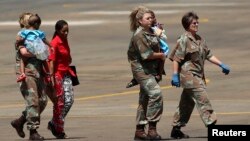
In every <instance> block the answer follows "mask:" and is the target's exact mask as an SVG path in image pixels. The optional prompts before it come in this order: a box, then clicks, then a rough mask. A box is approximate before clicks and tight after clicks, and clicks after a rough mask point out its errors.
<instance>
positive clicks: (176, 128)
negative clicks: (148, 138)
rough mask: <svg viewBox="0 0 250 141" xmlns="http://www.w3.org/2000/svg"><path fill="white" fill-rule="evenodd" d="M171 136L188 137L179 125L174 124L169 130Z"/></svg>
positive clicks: (176, 137)
mask: <svg viewBox="0 0 250 141" xmlns="http://www.w3.org/2000/svg"><path fill="white" fill-rule="evenodd" d="M171 137H172V138H175V139H182V138H189V136H188V135H187V134H184V133H183V132H182V131H181V127H179V126H174V127H173V129H172V131H171Z"/></svg>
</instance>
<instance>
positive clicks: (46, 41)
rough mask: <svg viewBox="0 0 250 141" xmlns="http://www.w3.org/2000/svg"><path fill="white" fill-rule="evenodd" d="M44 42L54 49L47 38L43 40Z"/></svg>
mask: <svg viewBox="0 0 250 141" xmlns="http://www.w3.org/2000/svg"><path fill="white" fill-rule="evenodd" d="M43 42H44V43H45V44H46V45H47V46H49V47H50V48H52V46H51V44H50V42H49V41H48V40H47V39H46V38H43Z"/></svg>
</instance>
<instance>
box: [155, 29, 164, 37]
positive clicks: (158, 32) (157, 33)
mask: <svg viewBox="0 0 250 141" xmlns="http://www.w3.org/2000/svg"><path fill="white" fill-rule="evenodd" d="M154 33H155V35H156V36H158V37H160V36H161V34H162V30H161V29H160V28H155V30H154Z"/></svg>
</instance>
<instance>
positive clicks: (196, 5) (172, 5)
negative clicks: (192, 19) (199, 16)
mask: <svg viewBox="0 0 250 141" xmlns="http://www.w3.org/2000/svg"><path fill="white" fill-rule="evenodd" d="M241 4H242V3H234V2H231V3H228V2H227V3H147V4H145V6H151V7H202V6H203V7H205V6H213V7H214V6H216V7H227V6H235V5H241Z"/></svg>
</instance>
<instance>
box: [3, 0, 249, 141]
mask: <svg viewBox="0 0 250 141" xmlns="http://www.w3.org/2000/svg"><path fill="white" fill-rule="evenodd" d="M138 5H145V6H147V7H148V8H150V9H152V10H154V11H155V13H156V16H157V19H158V21H159V22H160V23H163V24H164V28H165V29H166V34H167V36H168V43H169V45H170V47H171V48H173V47H174V46H175V43H176V39H177V38H178V36H179V35H181V34H182V33H183V32H184V31H183V28H182V25H181V22H180V21H181V17H182V15H183V14H184V13H185V12H187V11H195V12H196V13H197V14H198V16H199V17H200V19H199V22H200V24H199V34H200V35H201V36H202V37H204V38H205V39H206V41H207V45H208V47H209V48H211V50H212V52H213V54H214V55H215V56H217V57H218V58H219V59H220V60H222V61H223V62H224V63H225V64H227V65H229V66H230V68H231V72H230V74H229V75H228V76H225V75H224V74H223V73H222V72H221V69H220V68H219V67H217V66H215V65H213V64H211V63H210V62H207V63H206V67H205V73H206V77H207V81H208V86H207V92H208V94H209V98H210V100H211V103H212V106H213V108H214V110H215V111H216V113H217V116H218V124H226V125H227V124H229V125H249V124H250V110H249V108H250V95H249V91H250V85H249V84H250V78H249V76H250V62H249V60H250V47H249V44H250V38H249V37H250V36H249V33H250V26H249V23H250V18H249V14H250V1H248V0H237V1H236V0H204V1H200V0H190V1H186V0H175V1H167V0H154V1H150V0H137V1H135V0H91V1H87V0H85V1H84V0H82V1H81V0H72V1H67V0H54V1H51V0H41V1H36V2H34V1H31V0H22V1H20V0H2V1H0V13H1V14H0V32H1V34H0V42H1V47H0V52H1V55H0V60H1V71H0V90H1V92H0V97H1V98H0V111H1V112H0V140H1V141H21V140H28V137H29V132H28V130H26V127H25V133H26V137H25V138H24V139H21V138H19V136H18V135H17V134H16V132H15V130H14V129H13V128H12V127H11V126H10V122H11V120H13V119H15V118H17V117H19V116H20V114H21V111H22V110H23V109H24V107H25V105H24V100H23V98H22V96H21V94H20V92H19V89H18V84H17V83H16V78H15V75H14V63H15V59H14V58H15V52H14V46H13V44H14V40H15V36H16V33H17V32H18V30H19V25H18V23H17V20H18V16H19V15H20V14H21V13H22V12H25V11H30V12H33V13H38V14H39V15H40V16H41V18H42V26H41V28H40V29H41V30H44V31H45V32H46V34H47V37H48V39H51V37H52V35H53V32H54V24H55V22H56V21H57V20H59V19H65V20H66V21H68V22H69V26H70V32H69V44H70V47H71V53H72V57H73V64H74V65H76V66H77V71H78V76H79V79H80V83H81V84H80V85H79V86H76V87H75V88H74V91H75V102H74V105H73V107H72V109H71V111H70V112H69V114H68V116H67V118H66V122H65V132H66V134H67V135H68V136H69V139H65V141H78V140H79V141H131V140H133V137H134V131H135V114H136V108H137V102H138V90H139V87H138V86H136V87H134V88H130V89H126V88H125V85H126V84H127V82H129V81H130V80H131V78H132V75H131V70H130V66H129V63H128V61H127V48H128V44H129V41H130V37H131V34H132V33H131V32H130V31H129V18H128V15H129V13H130V11H131V10H132V9H133V8H134V7H135V6H138ZM165 67H166V73H167V75H166V77H165V78H164V79H163V81H162V82H160V85H161V88H162V93H163V97H164V112H163V116H162V119H161V121H160V122H159V124H158V131H159V133H160V134H161V136H162V137H163V140H172V139H171V138H170V131H171V128H172V127H171V121H172V116H173V114H174V112H175V110H176V107H177V105H178V101H179V98H180V93H181V91H182V89H181V88H175V87H171V85H170V79H171V75H172V65H171V62H170V61H169V60H167V61H166V65H165ZM41 117H42V118H41V126H40V128H39V129H38V131H39V133H40V134H41V135H43V136H44V137H45V139H46V140H56V139H55V137H54V136H53V135H52V134H51V132H50V131H49V130H47V123H48V121H49V120H50V119H51V117H52V104H51V102H49V103H48V105H47V107H46V109H45V111H44V112H43V113H42V116H41ZM182 129H183V131H184V132H185V133H187V134H189V135H190V138H189V139H185V140H188V141H206V140H207V128H206V127H205V126H204V124H203V123H202V121H201V119H200V117H199V115H198V112H197V110H196V109H194V112H193V114H192V116H191V119H190V121H189V123H188V124H187V126H186V127H185V128H182Z"/></svg>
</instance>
